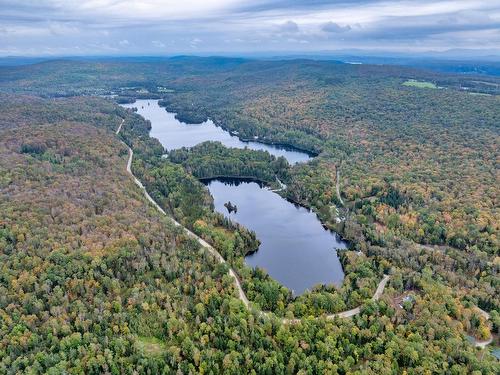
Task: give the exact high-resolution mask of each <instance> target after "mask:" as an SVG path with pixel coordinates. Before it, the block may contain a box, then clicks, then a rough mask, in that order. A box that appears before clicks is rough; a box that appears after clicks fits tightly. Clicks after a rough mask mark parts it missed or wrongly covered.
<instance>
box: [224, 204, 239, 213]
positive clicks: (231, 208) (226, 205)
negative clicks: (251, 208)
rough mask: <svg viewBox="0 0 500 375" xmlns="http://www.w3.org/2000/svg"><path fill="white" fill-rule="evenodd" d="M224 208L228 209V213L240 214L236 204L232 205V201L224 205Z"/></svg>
mask: <svg viewBox="0 0 500 375" xmlns="http://www.w3.org/2000/svg"><path fill="white" fill-rule="evenodd" d="M224 207H226V208H227V211H228V212H229V213H231V212H233V211H234V213H237V212H238V207H236V205H235V204H232V203H231V201H229V202H226V203H224Z"/></svg>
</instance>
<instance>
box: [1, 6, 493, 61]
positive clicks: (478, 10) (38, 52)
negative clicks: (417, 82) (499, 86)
mask: <svg viewBox="0 0 500 375" xmlns="http://www.w3.org/2000/svg"><path fill="white" fill-rule="evenodd" d="M352 49H358V50H364V51H374V52H377V51H379V52H381V51H384V52H394V53H396V52H397V53H407V52H410V53H423V52H426V51H446V50H449V49H454V50H455V49H468V50H469V49H470V50H476V51H477V53H488V54H498V55H500V0H459V1H452V0H414V1H395V0H386V1H377V0H357V1H356V0H338V1H335V0H333V1H326V0H295V1H294V0H274V1H271V0H251V1H249V0H139V1H133V0H0V56H78V55H129V56H130V55H174V54H193V55H196V54H206V53H227V54H238V53H265V52H274V53H278V54H279V53H285V52H286V53H312V52H320V51H336V50H352Z"/></svg>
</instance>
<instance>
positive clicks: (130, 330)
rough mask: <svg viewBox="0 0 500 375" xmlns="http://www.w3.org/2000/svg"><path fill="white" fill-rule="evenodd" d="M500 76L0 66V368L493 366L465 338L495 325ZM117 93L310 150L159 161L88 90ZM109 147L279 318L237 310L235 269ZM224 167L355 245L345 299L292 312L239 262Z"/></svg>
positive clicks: (325, 290)
mask: <svg viewBox="0 0 500 375" xmlns="http://www.w3.org/2000/svg"><path fill="white" fill-rule="evenodd" d="M411 80H414V81H411ZM408 81H411V82H430V83H432V85H431V84H420V85H418V84H417V85H415V84H411V85H408V84H406V85H405V82H408ZM498 83H499V81H498V78H495V77H488V76H472V75H471V76H463V75H445V74H439V73H434V72H427V71H422V70H417V69H412V68H403V67H399V66H375V65H348V64H341V63H338V62H327V61H325V62H318V61H308V60H293V61H255V60H245V59H224V58H191V57H179V58H174V59H168V60H166V61H148V62H133V63H132V62H119V61H111V62H106V61H98V62H89V61H86V62H82V61H52V62H43V63H40V64H34V65H29V66H19V67H0V91H2V92H4V94H1V95H0V191H1V199H0V209H1V212H2V217H1V218H0V257H1V262H0V263H1V272H0V369H1V370H0V372H2V373H12V374H15V373H33V374H36V373H45V372H48V373H61V372H63V371H68V372H70V373H103V372H108V373H109V372H110V373H133V372H134V371H138V372H141V373H159V372H164V373H183V374H188V373H213V374H216V373H228V374H229V373H235V374H236V373H242V372H243V373H251V372H252V371H254V372H255V373H290V374H292V373H304V374H305V373H318V374H319V373H332V374H335V373H338V374H346V373H402V372H403V371H406V372H408V373H450V374H462V373H463V374H466V373H477V374H480V373H481V374H494V373H498V371H499V364H498V361H497V360H496V359H495V358H494V357H493V356H491V355H490V354H489V353H488V351H480V350H477V349H475V348H474V347H473V346H472V345H471V344H470V342H469V341H468V339H467V337H466V335H470V336H473V337H475V338H476V339H477V340H485V339H489V338H490V337H492V338H493V339H494V341H495V340H498V330H499V326H500V317H499V314H498V310H499V307H500V300H499V295H500V293H499V287H500V282H499V281H500V280H499V278H498V267H499V265H500V262H499V249H500V246H499V239H498V230H499V222H500V220H499V219H500V216H499V204H498V197H499V196H500V194H499V193H500V191H499V186H500V183H499V182H500V181H499V177H500V176H499V169H498V159H499V156H500V155H499V154H498V153H499V150H500V147H499V140H500V136H499V131H500V128H499V121H500V105H499V104H500V99H499V98H500V96H498V93H499V92H498V87H499V86H498ZM464 88H466V89H464ZM5 93H7V94H5ZM474 93H475V94H482V95H474ZM110 94H115V95H118V97H116V98H115V101H131V100H133V99H134V98H140V97H153V98H157V99H159V100H161V102H160V103H161V104H162V105H163V106H165V107H167V108H168V109H169V110H173V111H175V112H177V113H178V117H179V118H181V119H185V120H187V121H191V122H200V121H203V120H205V119H206V118H208V117H209V118H211V119H212V120H214V122H215V123H217V124H219V125H221V126H223V127H224V128H226V129H230V130H233V131H238V133H239V134H240V135H241V136H242V137H253V136H255V135H257V136H259V138H260V139H262V140H264V141H268V142H278V143H283V144H287V145H290V146H295V147H298V148H303V149H306V150H309V151H311V152H314V153H316V154H318V156H317V157H315V158H314V159H312V160H311V161H310V162H308V163H302V164H297V165H294V166H291V165H289V164H288V163H287V162H286V160H282V159H280V158H278V159H276V158H275V157H273V156H271V155H269V154H267V153H265V152H259V151H251V150H236V149H227V148H225V147H223V146H222V145H220V144H218V143H204V144H201V145H198V146H196V147H194V148H192V149H181V150H173V151H170V152H169V154H168V158H164V157H162V154H163V153H164V152H165V151H164V150H163V147H162V146H161V144H160V143H159V142H158V141H157V140H155V139H152V138H150V137H149V130H150V124H149V123H148V122H147V121H144V119H142V118H141V117H140V116H138V115H137V114H135V113H134V112H133V111H130V110H125V109H123V108H121V107H119V106H118V105H116V103H115V102H114V101H113V100H111V99H106V98H102V97H97V95H110ZM26 95H31V96H26ZM122 119H123V130H122V131H121V132H120V134H119V135H116V134H115V130H116V129H117V127H118V125H119V124H120V123H121V121H122ZM120 141H123V142H125V143H126V144H127V145H128V146H130V147H131V148H132V149H133V150H134V155H135V156H134V160H133V163H132V170H133V172H134V174H135V175H136V176H137V177H138V178H139V179H140V180H141V181H142V182H143V184H144V185H145V186H146V188H147V190H148V191H149V193H150V194H151V196H152V197H153V198H154V199H155V200H156V201H157V202H158V203H159V204H160V205H161V206H162V207H163V208H164V210H165V211H166V212H167V213H168V214H169V215H171V216H172V217H174V218H176V219H177V220H178V221H179V222H181V224H183V225H184V226H186V227H188V228H190V229H191V230H193V231H194V232H195V233H196V234H198V235H199V236H201V237H202V238H204V239H205V240H207V241H208V242H210V243H211V244H212V245H213V246H214V247H215V248H216V249H217V250H218V251H219V252H220V253H221V254H222V255H223V256H224V258H226V259H227V260H228V262H229V263H228V264H229V265H230V266H231V267H233V268H234V269H235V270H237V272H238V274H239V277H240V278H241V281H242V285H243V287H244V289H245V291H246V293H247V295H248V296H249V298H250V299H251V303H252V304H253V306H254V307H255V308H256V309H258V308H260V309H264V310H269V311H272V312H273V314H275V315H276V317H274V315H270V316H269V317H263V316H262V315H260V314H258V313H257V312H256V311H249V310H247V309H245V307H244V305H243V304H242V303H241V301H240V300H238V298H237V294H236V291H235V290H234V286H233V283H232V282H231V278H230V277H229V276H228V275H227V266H225V265H220V264H218V263H217V262H216V261H215V260H214V259H212V257H211V256H210V255H209V254H208V253H207V252H206V251H204V250H203V249H202V248H200V247H199V245H198V244H197V243H195V242H194V241H193V240H192V239H190V238H188V237H186V236H185V235H184V234H183V232H182V231H181V230H179V229H178V228H176V227H174V226H173V225H172V223H171V222H170V221H169V220H168V219H167V218H164V217H161V216H159V215H158V214H157V212H155V211H154V210H153V209H152V207H151V206H150V205H148V202H147V201H146V200H145V199H144V197H143V196H142V194H141V192H140V190H139V189H138V188H137V186H136V185H135V184H134V183H133V181H132V179H131V177H130V175H128V174H127V172H126V169H125V166H126V162H127V157H128V152H127V148H126V146H125V145H124V144H122V143H120ZM221 175H227V176H245V177H252V178H255V179H258V180H261V181H263V182H265V183H267V184H269V185H272V184H274V183H275V179H276V177H278V178H279V179H281V180H282V181H283V182H284V183H285V184H286V186H287V188H286V189H285V190H283V191H280V192H279V193H280V194H281V195H283V196H284V197H285V198H287V199H290V200H292V201H294V202H296V203H299V204H302V205H305V206H307V207H311V208H312V209H313V210H314V211H315V212H316V213H317V214H318V217H319V218H320V219H321V221H322V222H323V223H324V224H325V225H326V226H328V227H330V228H332V229H335V230H336V231H338V232H339V233H341V235H342V236H343V237H345V238H346V239H349V240H350V242H351V248H350V249H349V250H348V251H346V252H345V253H344V254H342V256H341V260H342V264H343V266H344V271H345V273H346V279H345V281H344V283H343V285H342V287H341V288H338V289H336V288H331V287H319V288H318V289H315V290H313V291H311V292H309V293H305V294H304V295H303V296H300V297H299V298H293V296H291V294H290V292H289V291H288V290H286V288H284V287H282V286H281V285H279V284H278V283H277V282H276V281H274V280H273V279H272V278H270V277H269V276H268V275H267V274H266V273H265V272H264V271H262V270H259V269H257V270H251V269H249V268H248V267H246V266H245V264H244V262H243V257H244V255H245V254H246V253H247V252H249V251H253V250H255V247H256V246H257V245H258V239H257V238H255V235H254V234H253V233H251V232H249V231H248V230H246V229H245V228H243V227H241V226H239V225H237V224H236V223H232V222H230V221H228V220H227V219H225V218H224V217H223V216H221V215H219V214H216V213H215V212H213V204H212V201H211V197H210V195H209V194H208V191H207V190H206V189H205V188H204V187H203V185H202V184H201V183H200V182H199V181H198V180H197V178H211V177H215V176H221ZM337 187H338V189H339V191H338V193H337ZM305 251H306V249H305ZM383 273H388V274H390V275H391V279H390V281H389V284H388V286H387V288H386V290H385V292H384V295H383V296H382V298H381V300H380V301H371V300H370V299H371V295H372V294H373V291H374V289H375V287H376V284H377V282H378V280H380V277H381V275H382V274H383ZM358 305H361V306H362V308H361V314H360V315H358V316H355V317H353V318H352V319H339V318H337V319H335V320H325V319H323V318H321V316H322V315H323V314H325V313H331V312H337V311H341V310H343V309H346V308H352V307H356V306H358ZM478 308H482V309H483V310H486V311H488V312H489V313H490V318H489V319H486V317H485V315H484V312H482V311H481V310H479V309H478ZM283 316H284V317H289V318H292V317H303V320H302V321H301V322H300V323H299V324H296V325H283V324H282V321H281V318H279V317H283ZM313 316H314V317H319V318H318V319H317V318H313Z"/></svg>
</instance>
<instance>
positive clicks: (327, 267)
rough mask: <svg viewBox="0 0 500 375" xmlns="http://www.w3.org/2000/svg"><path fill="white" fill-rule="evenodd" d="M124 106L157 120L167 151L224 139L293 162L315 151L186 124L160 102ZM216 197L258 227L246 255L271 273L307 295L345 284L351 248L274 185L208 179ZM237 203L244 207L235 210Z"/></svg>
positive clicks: (219, 207)
mask: <svg viewBox="0 0 500 375" xmlns="http://www.w3.org/2000/svg"><path fill="white" fill-rule="evenodd" d="M124 107H128V108H133V107H135V108H138V113H139V114H140V115H142V116H143V117H144V118H146V119H147V120H150V121H151V126H152V129H151V136H153V137H155V138H158V139H159V140H160V142H161V143H162V144H163V146H164V147H165V148H167V149H169V150H170V149H176V148H181V147H192V146H194V145H196V144H198V143H201V142H204V141H208V140H211V141H221V142H222V143H223V144H224V145H226V146H228V147H238V148H244V147H248V148H251V149H256V150H267V151H269V152H270V153H271V154H273V155H277V156H284V157H286V158H287V159H288V160H289V161H290V162H291V163H293V162H301V161H306V160H308V159H309V158H310V156H309V155H307V154H305V153H302V152H299V151H289V150H286V149H281V148H278V147H274V146H270V145H265V144H260V143H258V142H241V141H240V140H239V139H238V138H237V137H234V136H232V135H231V134H229V132H227V131H225V130H223V129H222V128H220V127H217V126H215V125H214V124H213V123H212V122H211V121H207V122H204V123H203V124H198V125H194V124H185V123H182V122H180V121H178V120H176V119H175V114H174V113H169V112H167V111H166V110H165V108H162V107H159V106H158V101H157V100H138V101H137V102H135V103H134V104H127V105H124ZM204 182H205V184H206V185H207V187H208V189H209V190H210V193H211V194H212V196H213V198H214V203H215V209H216V211H218V212H220V213H222V214H223V215H225V216H227V217H229V218H231V220H234V221H235V222H238V223H240V224H242V225H244V226H245V227H247V228H249V229H251V230H253V231H255V233H256V234H257V237H258V238H259V240H260V241H261V245H260V247H259V250H258V251H256V252H255V253H253V254H250V255H249V256H247V257H246V258H245V260H246V262H247V264H248V265H249V266H252V267H257V266H258V267H260V268H263V269H265V270H266V271H267V272H268V273H269V275H271V277H273V278H274V279H276V280H278V281H279V282H280V283H282V284H283V285H285V286H286V287H287V288H289V289H291V290H292V291H293V292H294V293H295V295H299V294H302V293H303V292H304V291H306V290H307V289H311V288H312V287H313V286H315V285H317V284H335V285H340V283H341V282H342V280H343V278H344V273H343V271H342V266H341V264H340V261H339V259H338V256H337V251H336V249H344V248H346V243H345V242H344V241H342V240H341V239H340V238H338V236H337V235H336V234H335V233H333V232H331V231H329V230H326V229H324V228H323V226H322V225H321V223H320V221H319V220H318V218H317V217H316V215H315V214H314V213H313V212H311V211H309V210H307V209H306V208H303V207H300V206H297V205H294V204H292V203H290V202H288V201H287V200H285V199H283V198H282V197H281V196H280V195H278V194H276V193H274V192H272V191H270V190H269V189H268V188H266V187H263V186H261V185H260V184H258V183H256V182H252V181H246V180H237V179H215V180H209V181H204ZM228 201H231V203H232V204H236V206H237V208H238V211H237V212H236V213H235V212H232V213H229V212H228V210H227V209H226V207H224V203H226V202H228Z"/></svg>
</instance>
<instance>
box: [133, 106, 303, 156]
mask: <svg viewBox="0 0 500 375" xmlns="http://www.w3.org/2000/svg"><path fill="white" fill-rule="evenodd" d="M123 107H125V108H134V107H135V108H137V113H138V114H140V115H141V116H143V117H144V118H145V119H147V120H150V121H151V123H152V124H153V128H152V129H151V136H152V137H155V138H158V139H159V140H160V142H161V143H162V144H163V146H164V147H165V148H166V149H167V150H174V149H177V148H181V147H192V146H195V145H197V144H199V143H202V142H205V141H219V142H221V143H222V144H223V145H224V146H226V147H234V148H246V147H248V148H249V149H252V150H264V151H267V152H269V153H270V154H272V155H275V156H284V157H285V158H286V159H287V160H288V162H289V163H290V164H294V163H300V162H306V161H308V160H309V159H311V156H310V155H309V154H307V153H305V152H301V151H296V150H291V149H287V148H284V147H280V146H276V145H267V144H264V143H260V142H243V141H240V139H239V138H238V137H237V136H234V135H231V133H229V132H228V131H226V130H224V129H222V128H221V127H218V126H216V125H215V124H214V123H213V122H212V120H208V121H205V122H204V123H202V124H186V123H184V122H180V121H179V120H177V119H176V118H175V113H172V112H167V111H166V110H165V108H163V107H160V106H159V105H158V100H153V99H149V100H148V99H145V100H137V101H136V102H135V103H133V104H123Z"/></svg>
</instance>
